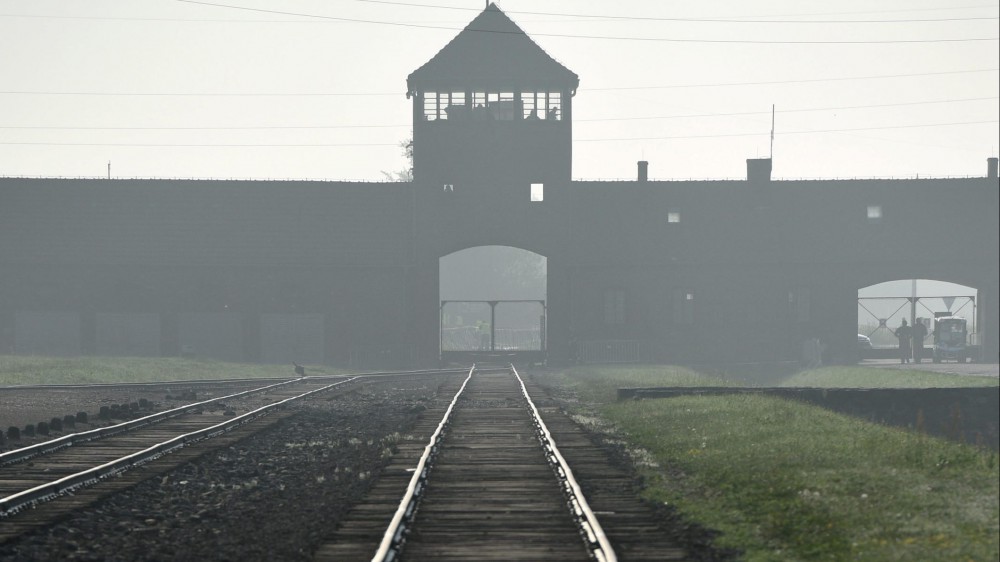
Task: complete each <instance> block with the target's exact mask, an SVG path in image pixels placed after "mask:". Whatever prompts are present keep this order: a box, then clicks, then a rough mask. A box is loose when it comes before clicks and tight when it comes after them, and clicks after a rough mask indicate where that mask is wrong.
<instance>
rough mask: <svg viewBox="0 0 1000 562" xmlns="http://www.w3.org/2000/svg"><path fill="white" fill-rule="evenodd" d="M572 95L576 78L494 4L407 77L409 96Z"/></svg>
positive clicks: (576, 81) (577, 84)
mask: <svg viewBox="0 0 1000 562" xmlns="http://www.w3.org/2000/svg"><path fill="white" fill-rule="evenodd" d="M469 86H473V87H482V88H490V87H496V88H503V89H507V90H509V89H516V88H519V87H532V88H546V89H548V88H551V89H556V90H570V91H572V92H573V93H575V92H576V89H577V87H578V86H579V78H578V77H577V75H576V74H575V73H573V72H572V71H571V70H569V69H568V68H566V67H565V66H563V65H562V64H561V63H560V62H558V61H557V60H555V59H554V58H553V57H552V56H551V55H549V54H548V53H546V52H545V50H544V49H542V48H541V47H540V46H539V45H538V44H537V43H535V42H534V41H533V40H532V39H531V37H529V36H528V34H527V33H526V32H525V31H524V30H523V29H521V27H520V26H518V25H517V23H515V22H514V21H513V20H512V19H510V17H509V16H507V14H505V13H504V12H503V10H501V9H500V7H499V6H497V5H496V3H494V2H490V3H489V4H488V5H487V6H486V8H485V9H483V11H482V12H480V13H479V14H478V15H477V16H476V17H475V18H473V19H472V21H470V22H469V23H468V25H466V26H465V27H464V28H463V29H462V31H460V32H459V33H458V35H456V36H455V37H454V38H452V40H451V41H449V42H448V43H447V44H446V45H445V46H444V47H442V48H441V50H440V51H438V52H437V54H435V55H434V56H433V57H431V59H430V60H429V61H427V62H426V63H424V64H423V65H422V66H421V67H420V68H418V69H416V70H414V71H413V72H412V73H411V74H410V75H409V77H407V92H408V93H409V94H413V93H416V92H418V91H427V90H430V91H434V90H436V89H442V90H447V89H453V88H467V87H469Z"/></svg>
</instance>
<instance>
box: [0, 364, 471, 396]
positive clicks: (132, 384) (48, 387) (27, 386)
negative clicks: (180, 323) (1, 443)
mask: <svg viewBox="0 0 1000 562" xmlns="http://www.w3.org/2000/svg"><path fill="white" fill-rule="evenodd" d="M446 372H455V373H458V372H462V373H464V372H465V369H415V370H411V371H371V372H361V373H339V374H329V373H324V374H321V375H309V376H306V377H260V378H249V379H187V380H184V379H181V380H171V381H157V382H117V383H115V382H98V383H90V384H17V385H10V386H0V392H2V391H17V390H70V389H74V388H98V389H100V388H144V387H154V388H155V387H160V386H176V385H212V384H237V383H244V382H245V383H253V382H267V381H286V382H290V381H296V380H303V379H328V378H338V377H339V378H343V377H368V376H394V375H425V374H434V373H446Z"/></svg>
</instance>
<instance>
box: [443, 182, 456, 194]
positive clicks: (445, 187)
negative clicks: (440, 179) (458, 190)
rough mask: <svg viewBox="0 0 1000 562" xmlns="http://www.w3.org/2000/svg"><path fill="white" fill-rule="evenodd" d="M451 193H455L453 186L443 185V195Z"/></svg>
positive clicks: (450, 184)
mask: <svg viewBox="0 0 1000 562" xmlns="http://www.w3.org/2000/svg"><path fill="white" fill-rule="evenodd" d="M453 191H455V184H453V183H446V184H444V192H445V193H451V192H453Z"/></svg>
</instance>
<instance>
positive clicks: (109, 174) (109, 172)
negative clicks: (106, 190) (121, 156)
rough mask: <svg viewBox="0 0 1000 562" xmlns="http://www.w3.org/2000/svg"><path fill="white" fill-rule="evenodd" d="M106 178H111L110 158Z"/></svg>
mask: <svg viewBox="0 0 1000 562" xmlns="http://www.w3.org/2000/svg"><path fill="white" fill-rule="evenodd" d="M108 179H111V160H108Z"/></svg>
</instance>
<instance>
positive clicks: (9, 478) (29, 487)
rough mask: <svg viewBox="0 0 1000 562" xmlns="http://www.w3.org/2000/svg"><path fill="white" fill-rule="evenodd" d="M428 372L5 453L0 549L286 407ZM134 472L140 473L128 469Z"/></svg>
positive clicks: (262, 397)
mask: <svg viewBox="0 0 1000 562" xmlns="http://www.w3.org/2000/svg"><path fill="white" fill-rule="evenodd" d="M437 372H438V371H434V373H437ZM441 372H444V373H448V372H449V371H441ZM426 373H428V372H426V371H419V372H410V373H398V372H394V373H365V374H363V375H357V376H352V377H342V376H338V377H332V378H334V379H335V380H333V381H331V380H329V379H330V378H331V377H307V378H303V379H293V380H286V381H281V382H278V383H273V384H267V385H263V386H260V387H258V388H255V389H251V390H248V391H243V392H239V393H234V394H231V395H226V396H221V397H218V398H214V399H211V400H204V401H201V402H196V403H191V404H186V405H185V406H182V407H179V408H174V409H172V410H168V411H165V412H159V413H156V414H151V415H148V416H145V417H143V418H139V419H135V420H130V421H128V422H124V423H120V424H116V425H114V426H109V427H103V428H99V429H95V430H91V431H84V432H80V433H74V434H70V435H66V436H63V437H60V438H58V439H53V440H50V441H47V442H43V443H38V444H35V445H31V446H28V447H23V448H21V449H15V450H12V451H7V452H5V453H3V454H0V543H3V542H5V541H7V540H10V539H11V538H13V537H16V536H19V535H20V534H22V533H24V532H26V531H28V530H31V529H35V528H38V527H41V526H44V525H47V524H49V523H50V522H52V521H53V520H55V519H56V518H59V517H61V516H64V515H66V514H67V513H70V512H72V511H73V510H75V509H79V508H81V507H85V506H87V505H90V504H92V503H93V502H94V501H96V499H98V498H100V497H103V496H104V495H107V494H109V493H113V492H115V491H117V490H119V489H121V488H123V487H128V486H130V485H132V484H134V483H135V482H137V481H139V480H141V479H145V478H148V477H150V476H151V475H153V474H159V473H162V472H164V471H166V470H169V469H171V468H173V467H175V466H177V465H179V464H181V463H183V462H186V461H188V460H191V459H193V458H195V457H197V456H200V455H201V454H203V453H204V452H205V451H206V450H208V449H211V448H217V447H220V446H225V445H227V444H230V443H232V442H234V441H237V440H240V439H243V438H245V437H246V436H248V435H250V434H252V433H254V432H256V431H260V430H261V429H263V428H264V427H267V426H270V425H272V424H273V423H276V422H277V421H279V420H281V419H283V418H284V417H287V416H288V415H291V411H289V410H286V409H284V408H283V407H284V406H287V405H288V404H290V403H292V402H294V401H297V400H302V399H305V398H308V397H311V396H315V395H318V394H320V393H329V392H331V391H348V390H349V389H350V388H351V387H352V386H354V385H352V383H355V384H357V383H361V382H362V381H373V380H385V379H386V377H388V378H391V377H395V376H408V375H414V374H426ZM234 410H239V411H241V412H246V413H244V414H242V415H236V413H235V411H234ZM209 439H213V440H212V441H211V442H209V441H208V440H209ZM168 453H173V454H168ZM161 457H163V459H161ZM158 459H160V460H158ZM154 461H156V462H154ZM136 467H142V469H143V470H138V471H131V470H129V469H132V468H136ZM126 471H128V472H126ZM95 484H99V485H97V486H94V485H95ZM50 500H59V501H50Z"/></svg>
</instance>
